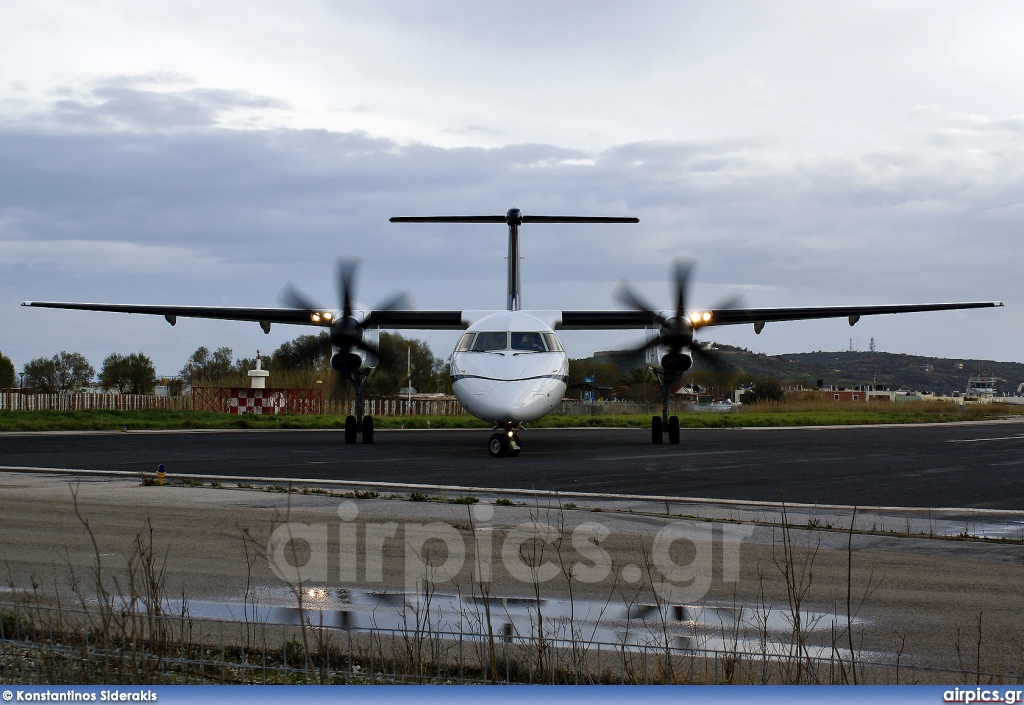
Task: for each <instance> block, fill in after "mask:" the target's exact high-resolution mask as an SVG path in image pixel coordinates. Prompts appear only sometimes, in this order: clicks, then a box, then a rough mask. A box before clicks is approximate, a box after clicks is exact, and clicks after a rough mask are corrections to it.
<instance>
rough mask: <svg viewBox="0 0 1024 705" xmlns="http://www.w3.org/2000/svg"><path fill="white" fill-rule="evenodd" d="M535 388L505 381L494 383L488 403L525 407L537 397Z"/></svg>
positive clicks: (499, 405)
mask: <svg viewBox="0 0 1024 705" xmlns="http://www.w3.org/2000/svg"><path fill="white" fill-rule="evenodd" d="M537 396H538V395H537V394H535V392H534V390H533V389H524V385H522V384H517V383H511V382H503V383H499V384H496V385H494V387H492V388H491V391H490V392H488V393H487V403H488V404H491V405H493V406H495V407H498V408H503V409H510V410H517V409H523V408H525V407H526V406H528V405H529V404H530V403H531V402H533V401H534V399H535V398H537Z"/></svg>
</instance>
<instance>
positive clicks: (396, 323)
mask: <svg viewBox="0 0 1024 705" xmlns="http://www.w3.org/2000/svg"><path fill="white" fill-rule="evenodd" d="M21 305H22V306H34V307H37V308H60V309H71V310H75V311H107V312H113V313H142V314H147V315H151V316H163V317H164V318H165V319H166V320H167V322H168V323H170V324H171V325H172V326H173V325H174V324H175V323H177V319H178V318H179V317H181V318H214V319H219V320H225V321H253V322H256V323H259V324H260V326H262V327H263V330H264V331H265V332H270V325H271V324H273V323H287V324H291V325H306V326H325V327H326V326H329V325H330V324H331V318H330V317H327V316H325V315H324V313H330V314H331V315H332V316H333V313H331V312H325V311H313V310H307V309H296V308H240V307H223V306H151V305H135V304H90V303H74V302H65V301H24V302H22V304H21ZM357 313H361V314H363V315H364V316H365V318H367V319H370V320H371V325H373V326H376V327H380V328H400V329H405V328H423V329H452V330H461V329H463V328H465V327H466V325H465V323H463V320H462V311H396V310H388V311H360V312H357Z"/></svg>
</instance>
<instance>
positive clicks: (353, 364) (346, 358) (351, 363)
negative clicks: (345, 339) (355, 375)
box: [331, 351, 363, 374]
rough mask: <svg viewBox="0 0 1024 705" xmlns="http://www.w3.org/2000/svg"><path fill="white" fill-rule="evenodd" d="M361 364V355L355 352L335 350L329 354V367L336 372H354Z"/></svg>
mask: <svg viewBox="0 0 1024 705" xmlns="http://www.w3.org/2000/svg"><path fill="white" fill-rule="evenodd" d="M362 366H363V356H362V355H360V354H359V353H355V352H351V351H349V352H336V353H334V355H332V356H331V367H333V368H334V369H336V370H337V371H338V372H343V373H346V374H347V373H350V372H356V371H358V370H359V368H360V367H362Z"/></svg>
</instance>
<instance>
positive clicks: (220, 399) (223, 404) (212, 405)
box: [0, 387, 467, 416]
mask: <svg viewBox="0 0 1024 705" xmlns="http://www.w3.org/2000/svg"><path fill="white" fill-rule="evenodd" d="M233 391H234V392H237V391H238V390H232V389H229V388H224V389H221V388H207V387H196V388H194V389H193V390H192V393H191V394H189V395H185V396H157V395H154V394H112V393H96V394H91V393H72V394H21V393H19V392H0V411H8V410H11V411H89V410H93V409H103V410H115V411H136V410H144V409H168V410H173V411H216V412H222V413H236V414H237V413H246V412H248V413H253V411H254V410H255V409H254V408H250V409H246V408H245V406H244V404H243V405H241V406H242V408H241V410H240V408H239V406H240V405H239V403H238V400H239V395H238V394H234V395H232V394H231V392H233ZM245 391H249V390H245ZM262 391H265V392H275V391H279V392H281V394H282V395H283V396H282V400H283V401H282V403H281V404H280V405H279V407H280V408H278V409H277V410H276V411H274V410H272V409H261V410H260V411H261V412H263V413H282V414H283V413H290V414H336V415H341V416H345V415H348V414H354V413H355V402H354V401H352V400H348V401H346V400H337V399H322V398H321V392H320V390H295V389H288V390H262ZM232 399H234V404H232ZM251 406H252V405H251V404H250V407H251ZM363 413H364V414H369V415H371V416H465V415H466V413H467V412H466V410H465V409H463V408H462V405H461V404H459V402H458V401H457V400H455V399H453V398H443V399H413V400H411V401H410V400H408V399H403V398H400V397H387V398H375V399H365V400H364V401H363Z"/></svg>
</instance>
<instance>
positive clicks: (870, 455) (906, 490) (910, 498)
mask: <svg viewBox="0 0 1024 705" xmlns="http://www.w3.org/2000/svg"><path fill="white" fill-rule="evenodd" d="M488 435H489V434H488V432H486V431H479V430H478V431H440V430H436V431H378V432H377V434H376V442H375V443H374V444H373V445H362V444H355V445H346V444H345V443H344V438H343V437H342V433H341V432H339V431H176V432H142V431H136V432H129V433H108V432H88V433H34V434H0V466H4V467H42V468H74V469H90V470H120V471H133V472H141V471H145V472H154V471H155V470H156V467H157V465H158V464H159V463H163V464H165V465H166V466H167V471H168V473H169V474H170V475H171V476H172V477H180V476H182V475H188V474H204V475H243V476H259V477H268V478H277V477H287V478H295V479H305V478H314V479H332V480H352V481H374V482H396V483H414V484H424V485H460V486H472V487H493V488H503V489H537V490H553V491H558V492H563V493H571V492H597V493H616V494H649V495H668V496H675V497H683V496H685V497H708V498H714V499H744V500H755V501H778V500H779V499H780V498H781V497H782V496H783V495H784V496H785V499H786V501H789V502H801V503H823V504H857V505H861V506H867V505H871V506H908V507H978V508H993V509H1017V510H1020V509H1024V452H1022V451H1024V424H1021V423H1019V422H1005V423H977V424H942V425H926V426H890V427H830V428H813V429H812V428H794V429H789V428H787V429H700V430H683V431H682V443H681V444H680V445H678V446H672V445H661V446H654V445H652V444H651V443H650V433H649V431H645V430H631V429H566V430H555V429H535V430H527V431H525V432H524V433H522V434H521V438H522V442H523V446H524V450H523V452H522V454H521V455H520V456H519V457H518V458H500V459H493V458H491V457H490V456H489V455H488V454H487V451H486V448H485V445H486V440H487V437H488Z"/></svg>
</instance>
